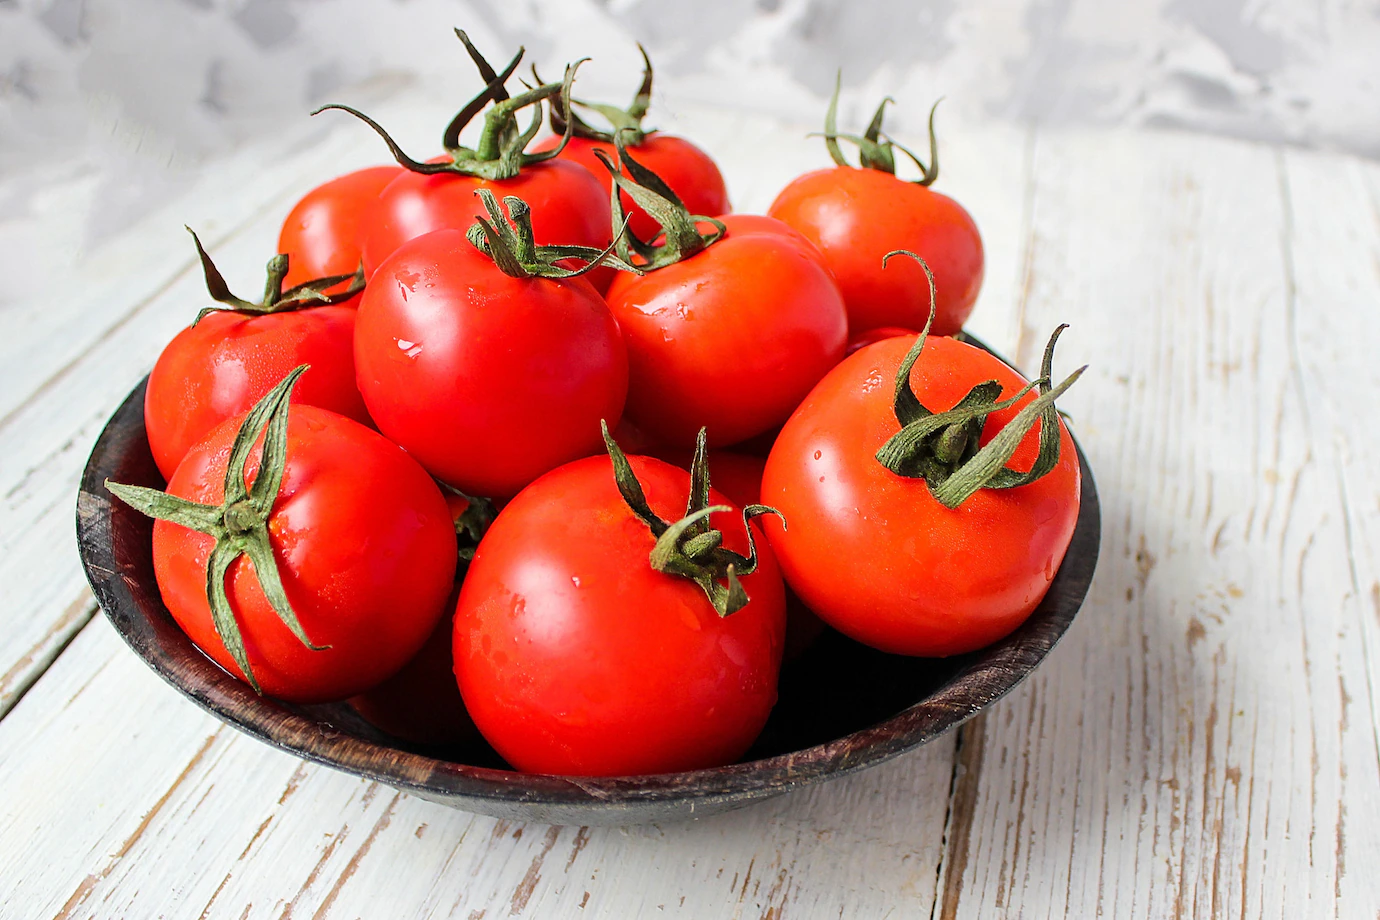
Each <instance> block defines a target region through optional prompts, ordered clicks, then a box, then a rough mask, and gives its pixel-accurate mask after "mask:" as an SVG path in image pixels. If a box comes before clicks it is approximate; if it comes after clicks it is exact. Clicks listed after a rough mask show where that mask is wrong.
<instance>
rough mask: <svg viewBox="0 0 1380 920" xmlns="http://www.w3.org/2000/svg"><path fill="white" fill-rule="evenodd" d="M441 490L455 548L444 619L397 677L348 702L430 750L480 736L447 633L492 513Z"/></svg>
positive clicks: (479, 501)
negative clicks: (452, 580) (456, 559)
mask: <svg viewBox="0 0 1380 920" xmlns="http://www.w3.org/2000/svg"><path fill="white" fill-rule="evenodd" d="M443 491H444V494H445V499H446V507H447V508H449V509H450V516H451V519H452V520H453V521H454V522H455V532H456V538H457V541H458V543H459V548H460V553H459V556H460V558H459V565H458V566H457V567H456V571H455V586H454V587H453V588H452V589H451V592H450V596H449V597H448V598H447V599H446V603H445V615H444V616H442V617H441V619H440V621H439V622H437V624H436V628H435V629H434V630H432V632H431V635H430V636H429V637H428V638H427V640H426V644H425V645H423V646H422V650H421V651H420V652H418V653H417V654H416V655H415V656H413V658H412V660H411V661H409V662H408V663H407V664H405V665H403V667H402V669H401V670H399V671H398V673H396V674H394V675H393V676H392V677H390V678H388V679H387V680H385V681H384V682H383V683H381V684H379V685H378V686H376V687H372V688H370V689H369V690H366V691H365V692H363V693H361V694H359V695H358V696H353V697H351V698H350V699H349V701H348V702H349V704H350V706H351V707H352V708H353V709H354V710H355V711H356V712H358V713H359V714H360V715H362V716H363V717H364V718H365V719H366V720H367V721H369V722H370V723H372V724H373V725H375V726H377V727H378V728H381V729H383V730H384V731H385V732H387V733H388V734H390V735H393V736H395V737H398V738H402V739H404V740H407V741H411V742H413V743H415V744H423V745H427V746H429V747H437V746H444V747H454V746H456V745H461V744H465V743H467V742H470V741H474V740H477V739H478V737H479V732H478V730H477V729H476V728H475V727H474V720H472V719H471V718H470V714H469V713H468V712H467V711H466V710H465V701H464V700H462V699H461V698H460V689H459V687H457V686H456V683H455V660H454V657H453V655H452V654H451V634H452V632H453V620H454V614H455V603H456V601H457V600H458V599H459V597H460V585H461V582H462V580H463V579H464V577H465V571H466V570H467V569H468V568H469V561H470V560H471V559H473V558H474V550H475V547H476V546H477V545H478V543H479V539H480V538H481V537H482V536H483V534H484V531H485V530H486V529H487V528H488V526H489V524H490V523H491V522H492V520H493V514H494V508H493V504H492V503H490V502H487V501H485V500H483V499H471V498H470V497H468V496H462V495H460V494H458V493H456V492H454V491H452V490H449V489H446V490H443Z"/></svg>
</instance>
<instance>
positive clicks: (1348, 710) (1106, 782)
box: [941, 134, 1380, 918]
mask: <svg viewBox="0 0 1380 920" xmlns="http://www.w3.org/2000/svg"><path fill="white" fill-rule="evenodd" d="M1151 148H1153V156H1150V155H1147V152H1148V150H1150V149H1151ZM1035 164H1036V165H1035V199H1034V209H1033V219H1032V233H1031V238H1030V246H1031V248H1032V255H1031V259H1030V264H1031V266H1032V271H1031V280H1030V284H1029V288H1028V290H1029V296H1028V300H1027V303H1026V309H1025V324H1026V326H1027V327H1028V328H1031V329H1039V330H1042V329H1044V328H1048V327H1049V326H1051V325H1053V324H1054V323H1056V322H1058V321H1060V320H1063V319H1068V320H1069V321H1071V322H1073V324H1074V328H1073V329H1071V330H1070V332H1069V333H1068V334H1067V335H1066V337H1065V341H1064V343H1062V347H1063V349H1064V354H1065V355H1068V356H1072V355H1079V356H1080V358H1082V359H1086V360H1089V361H1091V362H1092V364H1093V368H1092V370H1091V371H1090V372H1089V374H1088V375H1087V376H1086V377H1085V378H1084V383H1086V384H1087V386H1085V387H1082V389H1080V390H1079V391H1078V392H1076V393H1072V392H1071V393H1070V394H1069V396H1068V398H1067V399H1066V400H1065V401H1064V406H1065V409H1066V410H1067V411H1069V412H1071V413H1072V414H1073V416H1074V428H1075V430H1076V431H1078V432H1079V435H1080V437H1081V438H1082V440H1083V441H1084V445H1085V449H1086V450H1087V451H1088V452H1089V455H1090V457H1091V458H1092V461H1093V465H1094V468H1095V469H1096V470H1097V471H1098V473H1099V476H1100V479H1101V483H1102V486H1103V492H1104V496H1105V499H1104V507H1105V508H1106V513H1105V516H1104V534H1105V542H1104V546H1103V554H1104V558H1105V564H1104V567H1103V568H1102V569H1101V570H1100V571H1099V574H1098V577H1097V579H1096V580H1095V582H1094V586H1093V591H1092V596H1091V599H1090V602H1089V604H1088V607H1087V611H1086V613H1087V614H1089V615H1088V616H1085V617H1082V618H1080V620H1079V622H1077V623H1075V626H1074V628H1073V630H1071V632H1070V635H1069V636H1068V639H1067V641H1066V642H1065V643H1064V644H1063V645H1062V646H1061V647H1060V648H1058V649H1056V651H1055V653H1054V654H1053V655H1052V656H1051V659H1050V661H1049V663H1048V664H1049V667H1046V668H1042V669H1041V670H1040V671H1038V672H1037V674H1036V675H1035V677H1034V678H1033V679H1032V680H1031V681H1030V682H1029V683H1028V684H1027V685H1026V686H1025V687H1023V688H1022V690H1021V691H1019V693H1018V696H1017V697H1016V698H1013V699H1011V700H1009V701H1008V702H1007V705H1005V706H1004V707H1002V708H1001V709H1000V710H999V711H998V712H997V713H995V714H994V715H993V716H991V717H989V718H988V719H987V720H986V722H985V724H984V725H983V728H982V738H981V739H980V741H979V740H976V739H974V742H975V744H976V746H977V748H978V749H979V750H980V751H981V755H980V757H974V758H973V760H974V761H975V763H974V764H973V765H972V766H970V770H971V769H978V770H979V771H980V775H979V779H978V780H977V788H976V792H975V802H974V811H973V816H972V819H971V827H970V828H969V829H968V833H969V839H968V840H967V841H966V842H962V841H960V842H959V843H958V845H957V846H958V852H961V853H964V854H967V860H966V864H964V865H963V866H962V871H957V869H956V871H955V872H953V873H952V875H951V876H949V875H946V878H952V884H953V885H956V886H960V887H959V890H958V891H957V892H952V891H949V890H946V891H945V892H944V895H943V904H944V907H945V910H944V911H942V913H941V915H942V916H953V917H984V916H991V915H993V914H994V913H996V912H999V911H1001V910H1010V909H1012V908H1013V907H1019V908H1020V911H1021V915H1022V916H1029V917H1045V916H1048V917H1062V916H1093V915H1108V916H1118V917H1120V916H1151V917H1158V916H1176V917H1177V916H1183V917H1205V918H1206V917H1247V918H1253V917H1301V916H1339V917H1357V916H1367V915H1370V914H1371V913H1373V912H1374V910H1375V909H1376V907H1377V906H1380V888H1377V886H1376V879H1375V876H1374V874H1373V873H1370V872H1367V871H1364V870H1362V871H1357V868H1356V867H1357V866H1358V865H1364V864H1366V863H1368V862H1372V861H1373V860H1374V858H1375V857H1376V855H1377V854H1380V833H1378V832H1377V827H1376V824H1375V822H1374V820H1367V821H1366V822H1365V823H1366V826H1365V827H1359V826H1357V822H1356V821H1355V819H1354V818H1353V820H1352V821H1351V822H1350V823H1347V822H1346V815H1348V814H1352V815H1355V814H1357V813H1364V814H1367V815H1368V817H1369V818H1370V819H1373V818H1374V817H1375V815H1376V814H1377V810H1376V804H1375V802H1376V792H1377V789H1380V774H1377V765H1376V761H1375V757H1374V751H1373V750H1371V749H1370V748H1371V747H1372V746H1373V744H1374V741H1375V724H1374V719H1373V708H1372V707H1371V706H1370V705H1368V704H1366V703H1364V702H1363V703H1362V704H1361V706H1363V707H1364V709H1363V710H1362V711H1358V710H1359V709H1360V707H1359V706H1358V704H1357V700H1358V698H1359V697H1360V694H1361V692H1363V691H1362V689H1361V688H1364V687H1366V686H1367V685H1368V677H1369V676H1370V672H1369V670H1368V666H1367V663H1366V661H1365V658H1364V654H1363V650H1364V644H1363V642H1362V641H1361V640H1362V639H1363V637H1364V634H1365V633H1366V631H1367V630H1368V629H1369V628H1370V627H1369V626H1368V624H1367V623H1366V620H1367V619H1370V618H1372V617H1373V613H1372V612H1371V611H1363V610H1362V609H1361V604H1360V603H1359V599H1358V597H1357V594H1358V591H1357V583H1358V581H1359V578H1358V576H1357V574H1356V573H1354V572H1353V571H1352V564H1351V563H1350V561H1349V560H1351V559H1352V558H1353V554H1352V552H1351V548H1350V547H1349V546H1348V537H1347V533H1348V527H1347V526H1345V521H1346V519H1347V517H1348V515H1349V514H1351V513H1353V509H1354V511H1355V512H1360V513H1365V512H1362V511H1361V509H1360V508H1358V507H1357V506H1356V504H1355V502H1354V501H1348V499H1347V497H1346V496H1345V495H1343V491H1342V488H1341V487H1340V485H1339V480H1338V476H1337V469H1336V461H1335V459H1334V448H1333V446H1332V445H1331V444H1330V443H1328V441H1329V438H1328V437H1326V436H1325V435H1324V433H1323V432H1319V431H1318V430H1317V429H1318V421H1317V413H1318V408H1317V407H1316V404H1317V403H1318V402H1319V401H1320V400H1322V399H1323V394H1322V393H1321V392H1320V391H1321V387H1320V386H1319V385H1317V384H1312V385H1311V386H1310V383H1309V380H1308V376H1307V370H1306V368H1307V364H1306V363H1302V362H1301V358H1302V355H1303V351H1302V348H1301V346H1300V340H1299V337H1298V333H1297V329H1298V328H1299V319H1300V317H1301V316H1304V315H1305V314H1303V313H1301V312H1300V311H1299V306H1298V298H1297V289H1296V281H1295V277H1294V274H1293V273H1294V269H1293V268H1292V267H1291V266H1293V265H1297V264H1298V259H1297V256H1296V255H1295V254H1294V252H1293V247H1294V246H1295V245H1296V239H1297V233H1296V231H1295V230H1294V229H1293V228H1294V226H1295V222H1296V220H1297V218H1296V216H1294V215H1296V214H1297V212H1298V207H1299V206H1298V203H1295V204H1293V205H1290V203H1289V201H1288V200H1287V199H1285V198H1283V197H1282V194H1281V190H1282V186H1281V178H1282V176H1283V173H1282V172H1281V168H1282V167H1281V164H1282V160H1281V158H1280V157H1279V156H1278V155H1277V154H1276V153H1275V152H1274V151H1272V150H1269V149H1267V148H1263V147H1254V146H1247V145H1238V144H1231V143H1226V142H1205V141H1202V140H1200V139H1189V138H1184V137H1175V136H1156V137H1154V138H1153V143H1151V142H1150V141H1149V139H1147V138H1146V137H1144V136H1137V135H1104V134H1097V135H1092V134H1073V135H1065V136H1058V135H1055V136H1045V137H1042V138H1041V140H1040V143H1039V146H1038V149H1037V152H1036V158H1035ZM1358 191H1359V189H1355V188H1353V189H1352V190H1351V194H1352V195H1356V193H1357V192H1358ZM1362 200H1364V199H1362ZM1320 204H1321V202H1320V201H1318V200H1316V199H1314V200H1312V201H1311V202H1310V208H1318V207H1319V206H1320ZM1291 211H1292V212H1293V213H1291ZM1353 219H1354V222H1353V223H1352V225H1351V226H1352V228H1353V230H1354V231H1360V230H1362V229H1363V228H1365V226H1366V220H1367V219H1373V218H1366V217H1364V216H1363V215H1360V214H1355V215H1353ZM1370 238H1371V239H1372V240H1373V238H1374V237H1373V234H1372V235H1371V237H1370ZM1333 242H1335V243H1341V241H1340V240H1333ZM1339 248H1340V247H1339ZM1318 255H1319V256H1321V254H1320V253H1319V254H1318ZM1351 255H1353V256H1360V255H1361V253H1360V252H1353V253H1351ZM1346 258H1347V257H1346V255H1344V254H1343V253H1342V252H1339V251H1336V250H1334V251H1333V252H1332V254H1331V255H1329V256H1327V257H1325V258H1323V259H1322V260H1321V261H1323V262H1324V263H1339V262H1341V261H1343V260H1344V259H1346ZM1317 309H1321V307H1316V308H1315V311H1316V310H1317ZM1328 309H1329V310H1341V311H1342V312H1343V315H1351V314H1350V313H1349V312H1348V311H1347V310H1346V307H1345V306H1339V305H1337V304H1331V305H1329V307H1328ZM1361 309H1362V308H1361V305H1360V303H1359V302H1355V306H1354V307H1353V308H1352V311H1353V312H1360V311H1361ZM1315 311H1309V312H1310V313H1311V312H1315ZM1336 333H1337V334H1336V337H1335V338H1331V339H1328V340H1327V351H1326V354H1327V355H1328V356H1329V358H1330V359H1331V360H1334V361H1340V362H1342V363H1345V362H1347V361H1352V362H1354V363H1359V357H1360V355H1361V354H1362V346H1361V344H1360V343H1361V342H1363V341H1366V339H1365V338H1364V337H1362V338H1356V337H1352V336H1349V335H1348V334H1347V333H1345V332H1343V331H1342V329H1340V328H1339V329H1337V330H1336ZM1321 338H1322V337H1316V338H1314V340H1313V341H1314V342H1316V343H1318V344H1320V345H1321V344H1322V342H1321ZM1374 340H1375V339H1374V338H1373V337H1372V339H1371V341H1374ZM1025 341H1037V339H1035V338H1032V337H1031V336H1026V337H1025ZM1027 347H1028V346H1027ZM1343 355H1346V356H1349V357H1347V358H1343V357H1342V356H1343ZM1315 373H1317V374H1318V375H1319V376H1320V377H1324V378H1329V379H1335V378H1332V374H1333V373H1334V371H1333V370H1332V369H1331V368H1323V367H1317V369H1316V371H1315ZM1080 386H1081V385H1080ZM1370 504H1371V507H1374V503H1373V500H1372V501H1371V502H1370ZM1371 517H1372V519H1373V514H1372V515H1371ZM1355 529H1356V528H1354V527H1353V528H1352V530H1353V532H1354V531H1355ZM1349 688H1354V689H1349ZM965 740H967V739H965ZM1362 854H1364V855H1362ZM1358 860H1359V862H1358ZM1348 867H1350V871H1348Z"/></svg>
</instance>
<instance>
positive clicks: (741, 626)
mask: <svg viewBox="0 0 1380 920" xmlns="http://www.w3.org/2000/svg"><path fill="white" fill-rule="evenodd" d="M628 459H629V461H630V465H631V469H632V471H633V472H634V473H635V475H636V476H637V478H638V479H639V480H640V481H641V486H642V490H643V491H644V492H645V495H646V500H647V502H648V504H649V505H650V509H651V511H653V512H655V513H656V514H657V515H658V516H659V517H661V518H663V519H666V520H671V521H674V520H675V519H676V518H677V517H679V516H680V515H681V513H682V511H683V509H685V507H686V498H687V495H688V494H689V492H690V487H691V478H690V476H689V474H687V473H686V472H685V471H684V470H680V469H677V468H676V467H673V466H671V465H670V464H667V463H663V462H661V461H660V460H656V459H653V458H650V457H631V458H628ZM708 497H709V501H710V502H711V503H712V504H713V505H726V506H729V507H730V508H732V505H731V503H730V502H729V501H728V500H727V499H726V498H724V497H723V496H722V495H720V494H719V493H718V492H717V491H710V492H709V495H708ZM711 521H712V526H713V527H715V528H719V529H721V530H722V534H723V539H724V544H725V546H726V547H727V548H728V549H730V550H732V551H734V552H737V553H740V554H741V553H745V552H747V550H748V545H747V539H746V536H747V534H746V531H745V529H744V526H743V516H742V512H741V511H738V510H737V509H736V508H732V510H731V511H725V512H717V513H714V514H713V515H712V517H711ZM748 526H749V527H752V528H753V529H754V532H755V533H756V532H757V531H756V528H757V526H758V525H757V524H756V523H755V522H754V523H751V524H749V525H748ZM759 539H760V533H759ZM655 544H656V539H655V538H654V537H653V536H652V532H651V531H650V530H649V528H648V525H647V524H646V523H645V522H644V520H643V519H641V518H640V517H639V516H638V515H636V514H635V513H634V512H633V511H632V510H631V508H630V507H629V505H628V504H627V502H626V501H625V499H624V497H623V496H622V495H621V494H620V491H619V487H618V486H617V485H616V484H615V481H614V472H613V466H612V464H611V463H610V461H609V459H608V458H606V457H590V458H586V459H583V460H578V461H576V462H574V463H571V464H568V465H566V466H563V467H561V468H560V469H557V470H555V471H553V472H551V473H548V474H547V475H546V476H544V477H542V478H541V479H539V480H538V481H536V482H535V483H533V484H532V485H531V486H529V487H528V488H527V489H525V490H524V491H523V492H522V493H521V494H519V495H518V496H517V497H516V498H514V499H513V501H512V502H511V503H510V504H508V506H507V507H505V508H504V509H503V511H502V512H500V514H499V516H498V519H497V520H496V521H495V522H494V524H493V526H492V527H491V528H490V530H489V532H488V534H487V535H486V536H485V538H484V540H483V542H482V543H481V544H480V546H479V551H478V553H477V554H476V556H475V559H474V563H473V564H472V566H471V567H470V571H469V574H468V576H467V577H466V579H465V585H464V587H463V588H462V589H461V592H460V601H459V606H458V608H457V610H456V616H455V666H456V676H457V678H458V681H459V685H460V692H461V694H462V696H463V697H464V699H465V704H466V706H468V707H469V710H470V714H471V715H472V716H473V718H474V721H475V724H476V725H478V726H479V730H480V732H482V733H483V735H484V737H485V738H486V739H488V741H489V743H490V744H492V745H493V746H494V748H495V749H496V750H497V751H498V752H499V753H500V754H501V755H502V756H503V757H504V758H505V759H506V760H508V762H509V763H511V764H513V765H514V766H515V767H517V768H518V769H520V770H525V771H529V772H538V773H558V774H568V775H571V774H573V775H584V776H596V775H631V774H645V773H664V772H672V771H679V770H692V769H697V768H701V767H710V766H717V765H720V764H724V763H728V762H731V761H733V760H735V759H737V758H738V757H740V756H742V754H743V753H744V752H745V751H746V750H747V749H748V747H749V746H750V745H751V743H752V741H753V740H754V739H755V738H756V737H757V735H758V733H759V732H760V731H761V729H762V726H763V725H764V724H765V722H766V719H767V715H768V713H769V712H770V710H771V707H772V705H773V704H774V702H775V700H776V681H777V675H778V672H779V668H780V661H781V652H782V643H783V634H784V629H785V614H784V610H783V603H784V602H783V596H782V585H781V580H780V575H779V573H778V571H777V568H776V564H775V561H774V560H773V559H772V558H771V557H770V555H769V553H768V552H763V551H762V549H763V547H762V546H761V544H760V543H758V556H757V560H758V564H757V568H756V570H755V571H754V572H752V574H749V575H744V576H743V577H742V586H743V588H744V589H745V590H746V592H747V595H748V597H749V598H750V600H749V601H748V603H747V604H746V606H744V607H742V608H741V609H739V610H737V611H736V612H733V613H730V614H728V615H727V616H720V615H719V613H717V612H716V610H715V608H714V606H713V605H711V603H710V602H709V600H708V599H707V598H706V596H705V593H704V592H703V591H702V590H701V589H700V587H698V586H697V585H696V584H695V583H694V582H692V581H690V580H688V579H685V578H680V577H675V576H672V575H669V574H664V573H663V572H659V571H655V570H654V569H652V567H651V566H650V565H649V563H648V558H649V554H650V553H651V552H652V549H653V547H654V545H655Z"/></svg>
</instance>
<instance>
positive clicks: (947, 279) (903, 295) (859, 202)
mask: <svg viewBox="0 0 1380 920" xmlns="http://www.w3.org/2000/svg"><path fill="white" fill-rule="evenodd" d="M839 89H840V84H839V83H836V84H835V85H834V96H833V99H831V100H830V102H829V110H828V113H827V114H826V115H825V117H824V142H825V146H826V147H827V148H828V149H829V155H830V156H831V157H832V158H833V160H834V163H835V166H834V168H833V169H821V170H817V171H815V172H810V173H806V174H805V175H803V176H800V177H799V178H797V179H796V180H795V181H793V182H792V183H791V184H789V185H787V186H786V188H785V189H783V190H782V191H781V194H779V195H777V196H776V200H775V201H773V202H772V205H771V207H770V208H769V209H768V210H767V213H768V214H769V215H770V216H772V217H775V218H777V219H779V220H783V221H785V222H786V223H788V224H790V225H791V226H792V227H794V228H796V229H797V230H799V231H800V232H801V233H803V234H804V235H805V236H807V237H808V238H809V239H810V241H811V242H812V243H814V244H815V245H816V246H817V247H819V250H820V252H821V253H823V256H824V261H825V263H826V264H827V265H828V266H829V268H830V270H832V271H833V273H834V277H835V279H836V280H837V281H838V285H839V290H840V291H842V292H843V299H844V301H845V302H846V303H847V304H848V326H849V330H850V332H851V333H852V334H853V335H857V334H858V333H860V332H866V331H867V330H869V329H875V328H877V327H879V326H899V327H902V328H906V329H919V328H920V327H921V326H926V327H927V328H928V329H929V330H930V331H931V332H932V333H934V334H935V335H953V334H954V333H955V332H958V330H959V329H961V328H962V327H963V323H964V321H965V320H967V318H968V315H969V314H970V313H972V311H973V303H974V302H975V301H976V300H977V295H978V289H979V288H980V287H981V286H982V273H983V254H982V237H981V236H979V235H978V229H977V225H976V224H974V223H973V219H972V217H970V216H969V215H968V212H967V211H965V210H964V209H963V206H962V205H960V204H959V203H958V202H956V201H954V200H953V199H952V198H949V197H948V196H946V195H943V194H941V193H939V192H936V191H934V190H933V189H931V188H930V184H931V183H933V182H934V180H935V179H937V178H938V177H939V146H938V143H937V141H936V140H935V135H934V110H933V109H931V110H930V160H929V163H928V164H925V163H922V162H921V161H920V160H919V159H918V158H917V157H916V156H915V155H914V154H912V153H911V152H910V151H909V150H906V149H905V148H904V147H901V146H900V145H899V144H897V143H896V142H895V141H893V140H891V139H890V138H887V137H885V136H884V135H883V134H882V133H881V132H882V117H883V114H884V112H885V109H886V104H887V103H888V102H890V101H891V100H890V98H888V99H884V100H882V104H881V105H880V106H878V107H877V112H876V114H875V115H873V116H872V121H871V123H870V124H869V125H868V127H867V130H866V131H865V132H863V133H862V134H861V135H840V134H839V133H838V131H837V129H836V127H835V116H836V114H837V112H838V101H839ZM936 105H937V103H936ZM840 140H848V141H850V142H851V143H854V144H856V145H857V146H858V150H859V154H860V162H861V165H862V167H863V168H860V169H857V168H854V167H853V166H851V165H849V163H848V161H847V160H846V159H845V157H844V155H843V151H842V150H841V149H840V147H839V141H840ZM898 150H899V151H901V152H902V153H904V154H905V155H906V156H908V157H909V158H910V159H911V160H913V161H914V162H915V164H916V165H917V166H919V167H920V169H921V171H922V176H921V178H920V179H919V180H917V181H914V182H908V181H904V180H902V179H899V178H897V176H896V151H898ZM896 250H908V251H911V252H914V253H918V254H919V255H920V256H921V257H922V258H923V259H924V260H925V262H927V263H928V265H929V269H928V270H929V271H930V272H932V273H933V278H934V282H935V286H936V287H937V288H938V293H937V294H936V295H934V297H933V298H932V297H931V296H930V290H929V289H927V287H926V285H925V283H924V282H925V273H924V270H922V269H921V268H920V266H919V265H915V264H912V263H911V262H909V261H906V260H902V261H900V262H898V263H896V264H894V265H892V266H891V267H890V268H888V269H887V270H885V271H879V270H878V266H879V265H882V264H883V262H882V260H883V257H884V256H886V255H887V253H890V252H894V251H896ZM931 301H933V302H931ZM931 307H933V309H934V316H933V318H931V316H930V310H931Z"/></svg>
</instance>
